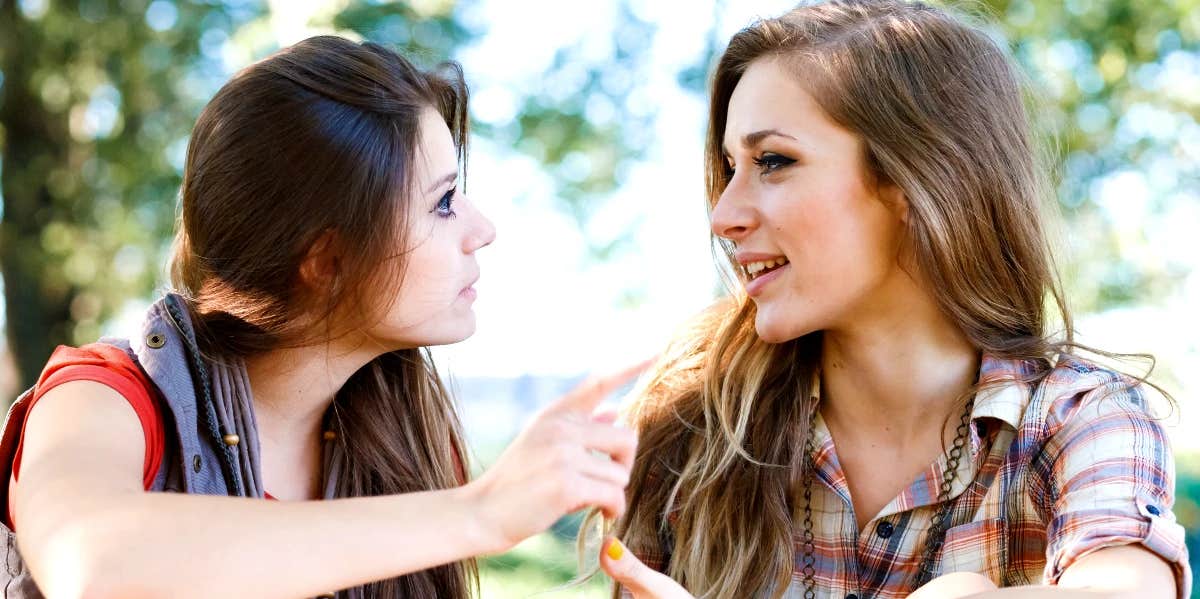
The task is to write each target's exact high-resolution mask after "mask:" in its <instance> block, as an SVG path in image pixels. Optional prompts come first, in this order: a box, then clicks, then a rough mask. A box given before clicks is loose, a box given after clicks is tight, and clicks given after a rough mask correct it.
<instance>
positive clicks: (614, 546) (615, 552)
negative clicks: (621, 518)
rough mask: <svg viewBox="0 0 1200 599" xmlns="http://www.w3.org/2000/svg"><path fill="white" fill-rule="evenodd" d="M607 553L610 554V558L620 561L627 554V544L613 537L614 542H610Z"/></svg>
mask: <svg viewBox="0 0 1200 599" xmlns="http://www.w3.org/2000/svg"><path fill="white" fill-rule="evenodd" d="M605 553H607V554H608V559H611V560H613V561H618V560H620V559H621V557H623V556H624V555H625V546H624V545H622V544H621V542H620V541H618V540H617V539H616V538H613V540H612V542H610V543H609V544H608V549H606V550H605Z"/></svg>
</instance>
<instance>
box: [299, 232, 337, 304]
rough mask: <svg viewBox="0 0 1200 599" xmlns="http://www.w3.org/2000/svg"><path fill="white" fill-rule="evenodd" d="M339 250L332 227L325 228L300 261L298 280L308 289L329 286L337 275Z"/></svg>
mask: <svg viewBox="0 0 1200 599" xmlns="http://www.w3.org/2000/svg"><path fill="white" fill-rule="evenodd" d="M338 258H339V250H338V243H337V234H336V233H334V231H333V229H326V230H325V232H324V233H321V235H320V236H319V237H317V239H316V241H314V242H312V245H310V246H308V251H307V252H305V254H304V260H303V261H301V262H300V281H301V283H303V284H304V286H305V287H308V288H310V289H322V288H329V287H331V286H332V285H333V283H334V281H335V280H336V279H337V275H338V262H339V260H338Z"/></svg>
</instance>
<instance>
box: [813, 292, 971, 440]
mask: <svg viewBox="0 0 1200 599" xmlns="http://www.w3.org/2000/svg"><path fill="white" fill-rule="evenodd" d="M896 304H897V307H898V309H895V310H883V311H879V312H876V313H875V314H874V315H871V316H867V317H865V318H857V319H856V322H855V324H854V325H853V326H849V327H838V328H831V329H828V330H826V331H825V332H824V335H823V343H822V348H821V384H822V390H821V391H822V400H821V402H822V407H821V411H822V414H823V415H824V417H825V418H826V420H827V421H828V422H829V423H830V425H831V426H832V425H834V423H836V426H837V428H838V429H840V430H844V431H856V432H861V433H863V434H866V435H870V436H873V437H876V438H885V439H890V440H891V442H893V443H895V444H897V445H900V444H908V443H916V442H920V441H921V440H923V439H924V438H925V437H927V436H929V435H931V434H934V435H937V434H938V430H937V428H936V427H931V426H930V423H933V422H942V421H943V420H946V418H947V417H948V416H950V415H951V412H953V411H955V410H958V409H959V406H960V405H961V404H958V403H957V401H958V400H959V399H960V398H961V396H962V394H963V392H965V391H966V390H967V389H969V388H970V386H971V385H972V384H974V382H975V380H976V378H977V376H978V372H979V351H978V349H976V348H975V347H974V346H973V345H972V344H971V342H970V340H969V339H967V337H966V335H965V334H963V332H962V330H961V329H959V327H958V326H957V325H955V324H954V323H953V322H952V321H950V320H949V319H948V318H947V317H946V316H945V315H944V314H942V312H941V311H940V310H939V309H938V308H937V306H936V304H935V302H934V300H933V298H931V297H928V296H927V295H925V294H924V293H923V292H917V293H915V294H909V296H908V297H906V298H905V301H903V302H896ZM939 436H940V435H939ZM889 444H890V443H889Z"/></svg>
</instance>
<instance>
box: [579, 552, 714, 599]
mask: <svg viewBox="0 0 1200 599" xmlns="http://www.w3.org/2000/svg"><path fill="white" fill-rule="evenodd" d="M600 567H601V568H604V571H605V572H607V573H608V575H609V576H611V577H612V579H613V580H614V581H616V582H617V583H618V584H620V585H621V586H623V587H625V590H626V591H629V592H630V593H632V594H633V597H634V599H694V598H693V597H692V594H691V593H689V592H687V591H686V590H684V588H683V587H681V586H679V583H677V582H675V581H674V580H672V579H671V577H669V576H667V575H666V574H663V573H662V572H656V571H654V570H651V569H650V568H649V567H647V566H646V564H643V563H642V561H641V560H639V559H638V558H637V556H635V555H634V554H633V553H632V552H630V551H629V550H628V549H626V548H625V545H623V544H621V542H620V541H618V540H617V539H610V540H609V541H608V542H607V543H605V549H604V551H601V552H600Z"/></svg>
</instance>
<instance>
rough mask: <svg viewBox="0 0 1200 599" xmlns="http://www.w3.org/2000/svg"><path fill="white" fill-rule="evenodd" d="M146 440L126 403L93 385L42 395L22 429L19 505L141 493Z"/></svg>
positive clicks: (65, 385)
mask: <svg viewBox="0 0 1200 599" xmlns="http://www.w3.org/2000/svg"><path fill="white" fill-rule="evenodd" d="M144 459H145V437H144V433H143V431H142V426H141V422H140V421H139V420H138V417H137V414H136V413H135V412H134V409H133V407H132V406H131V405H130V404H129V402H128V401H127V400H126V399H125V398H124V397H122V396H121V395H120V394H119V393H118V392H117V391H115V390H113V389H112V388H111V387H108V386H107V385H104V384H102V383H98V382H94V381H82V380H81V381H70V382H66V383H63V384H61V385H58V386H56V387H54V388H53V389H51V390H49V391H47V392H46V394H45V395H43V396H42V397H41V398H40V399H39V400H38V402H37V403H36V404H35V405H34V406H33V408H32V409H31V410H30V412H29V417H28V420H27V422H26V425H25V430H24V441H23V449H22V457H21V471H20V482H19V483H18V485H17V486H16V487H15V488H14V491H13V492H14V494H15V497H17V498H18V499H17V501H16V506H17V510H18V512H17V513H18V520H20V519H21V518H20V516H21V514H22V512H23V511H24V510H22V509H21V506H22V505H25V506H28V505H43V503H42V502H44V501H47V500H50V498H49V497H46V496H43V492H50V493H53V494H54V495H55V496H57V495H58V494H59V493H64V492H72V491H74V490H76V489H87V490H88V491H90V492H95V491H100V490H103V489H112V490H124V489H130V490H141V488H142V480H141V479H142V469H143V461H144Z"/></svg>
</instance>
